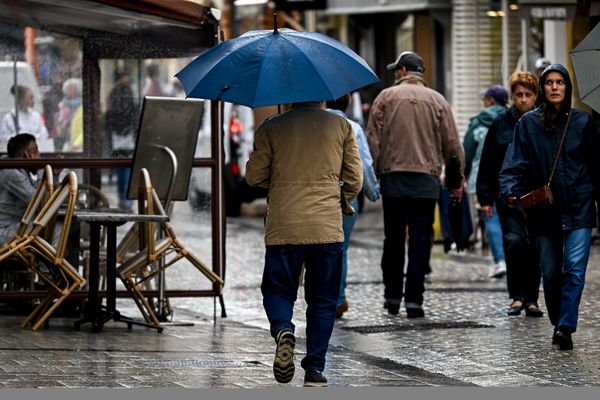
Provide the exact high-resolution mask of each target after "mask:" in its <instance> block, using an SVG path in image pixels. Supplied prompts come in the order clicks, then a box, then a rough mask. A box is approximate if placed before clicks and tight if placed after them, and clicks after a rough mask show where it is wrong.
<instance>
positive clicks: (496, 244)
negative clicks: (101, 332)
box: [483, 205, 504, 264]
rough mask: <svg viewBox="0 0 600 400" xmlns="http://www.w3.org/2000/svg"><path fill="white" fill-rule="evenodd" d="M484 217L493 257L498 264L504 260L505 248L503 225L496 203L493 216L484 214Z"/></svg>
mask: <svg viewBox="0 0 600 400" xmlns="http://www.w3.org/2000/svg"><path fill="white" fill-rule="evenodd" d="M483 218H484V221H485V233H486V234H487V238H488V243H489V244H490V249H491V250H492V257H493V258H494V263H496V264H497V263H498V262H500V261H504V248H503V244H502V226H501V225H500V219H499V218H498V210H497V209H496V205H494V215H492V217H491V218H490V217H488V216H487V215H484V217H483Z"/></svg>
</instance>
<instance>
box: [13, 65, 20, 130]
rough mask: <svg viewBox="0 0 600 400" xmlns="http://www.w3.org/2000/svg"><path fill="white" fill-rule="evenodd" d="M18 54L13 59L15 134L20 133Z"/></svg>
mask: <svg viewBox="0 0 600 400" xmlns="http://www.w3.org/2000/svg"><path fill="white" fill-rule="evenodd" d="M17 75H18V74H17V55H16V54H15V56H14V61H13V82H14V83H13V84H14V86H13V88H14V92H15V93H14V98H15V121H14V122H15V135H18V134H19V94H20V93H19V88H18V86H19V80H18V76H17Z"/></svg>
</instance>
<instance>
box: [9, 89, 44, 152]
mask: <svg viewBox="0 0 600 400" xmlns="http://www.w3.org/2000/svg"><path fill="white" fill-rule="evenodd" d="M10 92H11V94H12V95H13V96H15V97H16V104H17V105H18V112H16V111H15V110H14V109H13V110H12V111H10V112H9V113H7V114H6V115H5V116H4V118H3V119H2V125H1V126H0V141H2V142H8V140H9V139H10V138H11V137H13V136H15V135H16V134H18V133H29V134H31V135H33V136H34V137H35V139H36V141H37V142H38V144H39V145H40V150H41V151H47V152H52V151H54V145H53V143H52V141H51V140H49V135H48V130H47V129H46V125H44V121H43V120H42V116H41V115H40V113H39V112H37V111H36V110H34V109H33V106H34V104H35V103H34V98H33V92H32V91H31V89H29V88H28V87H26V86H21V85H16V86H15V85H13V86H12V87H11V89H10ZM17 128H18V129H17Z"/></svg>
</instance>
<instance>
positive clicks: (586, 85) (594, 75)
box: [570, 24, 600, 113]
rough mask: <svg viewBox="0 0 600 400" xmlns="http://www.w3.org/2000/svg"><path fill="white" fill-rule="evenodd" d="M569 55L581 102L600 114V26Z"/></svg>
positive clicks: (597, 25)
mask: <svg viewBox="0 0 600 400" xmlns="http://www.w3.org/2000/svg"><path fill="white" fill-rule="evenodd" d="M570 55H571V61H573V69H574V70H575V79H576V81H577V87H578V88H579V97H580V98H581V101H583V102H584V103H585V104H587V105H588V106H590V107H592V108H593V109H594V110H596V112H599V113H600V24H596V27H595V28H594V29H593V30H592V31H591V32H590V33H588V35H587V36H586V37H585V38H584V39H583V40H582V41H581V43H579V44H578V45H577V47H575V49H573V51H571V53H570Z"/></svg>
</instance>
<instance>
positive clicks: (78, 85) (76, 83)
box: [62, 78, 83, 97]
mask: <svg viewBox="0 0 600 400" xmlns="http://www.w3.org/2000/svg"><path fill="white" fill-rule="evenodd" d="M69 89H70V90H73V92H75V96H76V97H81V93H82V91H83V82H82V81H81V79H80V78H69V79H67V80H66V81H64V83H63V85H62V91H63V93H67V92H68V91H69Z"/></svg>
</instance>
